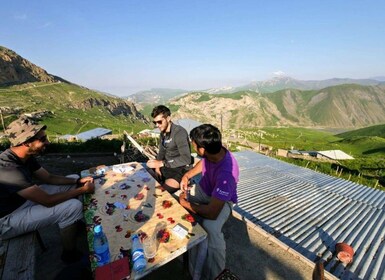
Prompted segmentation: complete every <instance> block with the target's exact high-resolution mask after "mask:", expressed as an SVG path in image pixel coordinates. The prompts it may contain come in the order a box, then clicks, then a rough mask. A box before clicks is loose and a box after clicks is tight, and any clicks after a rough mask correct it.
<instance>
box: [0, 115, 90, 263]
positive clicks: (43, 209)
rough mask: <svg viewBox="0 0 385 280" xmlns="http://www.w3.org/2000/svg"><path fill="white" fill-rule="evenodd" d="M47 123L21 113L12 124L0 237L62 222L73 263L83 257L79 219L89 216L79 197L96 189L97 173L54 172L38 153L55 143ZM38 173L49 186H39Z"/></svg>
mask: <svg viewBox="0 0 385 280" xmlns="http://www.w3.org/2000/svg"><path fill="white" fill-rule="evenodd" d="M46 128H47V127H46V126H45V125H40V124H37V123H35V122H34V121H33V120H32V119H29V118H27V117H21V118H20V119H18V120H16V121H14V122H12V123H11V124H10V125H9V127H8V129H7V134H8V138H9V140H10V142H11V147H10V148H9V149H7V150H5V151H4V152H3V153H1V154H0V238H2V239H8V238H12V237H15V236H18V235H21V234H24V233H27V232H31V231H35V230H38V229H41V228H43V227H46V226H49V225H52V224H58V226H59V228H60V235H61V239H62V245H63V253H62V260H63V261H64V262H65V263H72V262H75V261H77V260H79V259H80V258H81V257H82V254H81V253H80V252H79V251H77V250H76V248H75V241H76V236H77V233H78V223H77V222H78V221H79V220H80V219H81V218H82V217H83V212H82V209H83V205H82V203H81V202H80V200H78V199H77V197H78V196H80V195H82V194H84V193H92V192H94V184H93V179H92V178H91V177H87V178H82V179H79V177H78V176H77V177H75V176H74V177H64V176H58V175H53V174H50V173H49V172H48V171H47V170H46V169H44V168H43V167H41V166H40V164H39V163H38V162H37V160H36V159H35V158H34V156H36V155H39V154H41V153H42V152H43V151H44V150H45V147H46V146H47V145H48V144H49V141H48V139H47V135H46V133H45V130H46ZM34 178H36V179H38V180H39V181H40V182H43V183H46V184H47V185H40V186H38V185H37V184H36V183H35V182H34Z"/></svg>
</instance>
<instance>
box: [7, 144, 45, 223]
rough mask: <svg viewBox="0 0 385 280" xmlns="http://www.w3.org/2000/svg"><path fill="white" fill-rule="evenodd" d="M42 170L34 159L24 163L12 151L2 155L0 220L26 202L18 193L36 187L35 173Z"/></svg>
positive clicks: (31, 158)
mask: <svg viewBox="0 0 385 280" xmlns="http://www.w3.org/2000/svg"><path fill="white" fill-rule="evenodd" d="M40 168H41V166H40V164H39V163H38V162H37V161H36V159H35V158H34V157H30V158H29V159H27V161H26V162H24V163H23V162H22V161H21V160H20V158H19V157H18V156H17V155H15V154H14V153H13V152H12V151H11V150H10V149H8V150H5V151H4V152H3V153H1V154H0V218H1V217H4V216H6V215H8V214H9V213H12V212H13V211H14V210H16V209H17V208H18V207H20V206H21V205H22V204H23V203H24V202H25V201H26V200H25V199H24V198H23V197H21V196H20V195H18V194H17V192H18V191H20V190H22V189H25V188H28V187H30V186H33V185H34V182H33V180H32V176H33V173H34V172H35V171H37V170H39V169H40Z"/></svg>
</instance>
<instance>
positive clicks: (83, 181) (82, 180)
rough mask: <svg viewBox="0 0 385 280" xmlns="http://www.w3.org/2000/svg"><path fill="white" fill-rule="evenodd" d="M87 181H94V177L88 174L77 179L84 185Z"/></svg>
mask: <svg viewBox="0 0 385 280" xmlns="http://www.w3.org/2000/svg"><path fill="white" fill-rule="evenodd" d="M87 182H91V183H93V182H94V178H92V177H91V176H88V177H84V178H81V179H80V180H79V184H81V185H84V184H85V183H87Z"/></svg>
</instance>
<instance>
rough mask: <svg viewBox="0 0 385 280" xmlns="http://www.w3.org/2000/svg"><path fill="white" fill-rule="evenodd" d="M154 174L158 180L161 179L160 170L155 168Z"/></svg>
mask: <svg viewBox="0 0 385 280" xmlns="http://www.w3.org/2000/svg"><path fill="white" fill-rule="evenodd" d="M155 174H156V176H157V179H158V180H160V179H161V178H162V172H160V168H155Z"/></svg>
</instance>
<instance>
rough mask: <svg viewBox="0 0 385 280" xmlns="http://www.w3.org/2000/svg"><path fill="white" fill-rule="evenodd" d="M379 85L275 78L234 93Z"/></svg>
mask: <svg viewBox="0 0 385 280" xmlns="http://www.w3.org/2000/svg"><path fill="white" fill-rule="evenodd" d="M379 83H380V81H379V80H372V79H348V78H345V79H340V78H333V79H328V80H319V81H318V80H313V81H311V80H310V81H301V80H296V79H293V78H291V77H286V76H277V77H274V78H273V79H270V80H266V81H259V82H253V83H250V84H247V85H245V86H241V87H237V88H235V89H234V92H236V91H244V90H249V91H255V92H260V93H271V92H275V91H278V90H282V89H300V90H317V89H322V88H326V87H331V86H337V85H343V84H358V85H366V86H370V85H372V86H374V85H378V84H379Z"/></svg>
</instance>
